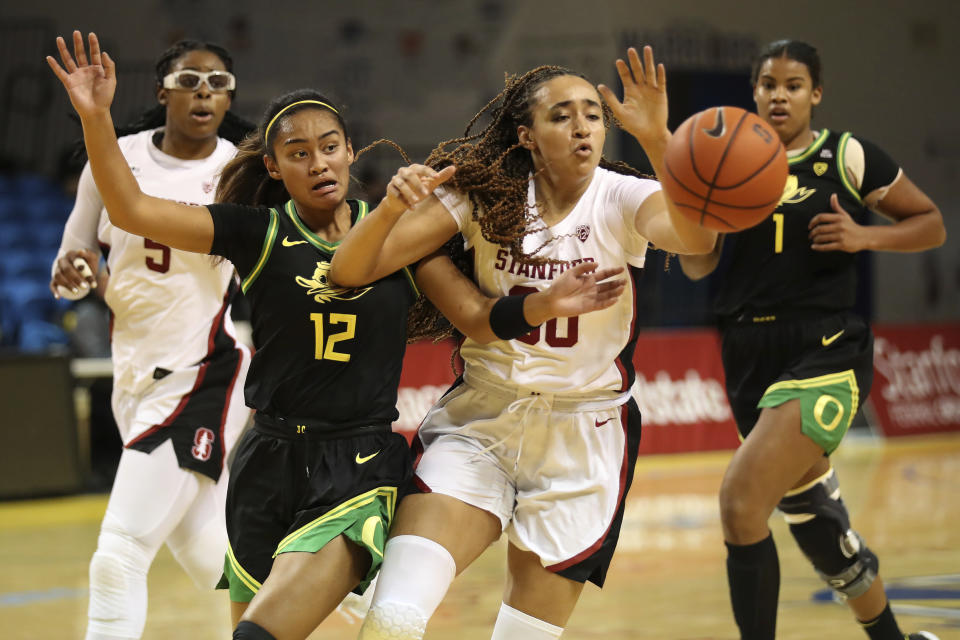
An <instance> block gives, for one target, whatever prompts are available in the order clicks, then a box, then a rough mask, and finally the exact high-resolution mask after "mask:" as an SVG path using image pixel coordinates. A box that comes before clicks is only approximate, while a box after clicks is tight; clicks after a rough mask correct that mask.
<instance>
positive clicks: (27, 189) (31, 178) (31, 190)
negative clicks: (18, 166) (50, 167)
mask: <svg viewBox="0 0 960 640" xmlns="http://www.w3.org/2000/svg"><path fill="white" fill-rule="evenodd" d="M13 184H14V190H15V191H16V192H17V193H19V194H20V195H21V196H40V195H44V194H48V193H57V192H58V191H59V187H57V185H56V183H54V182H53V181H51V180H50V179H49V178H47V177H46V176H42V175H40V174H38V173H21V174H19V175H17V176H14V178H13Z"/></svg>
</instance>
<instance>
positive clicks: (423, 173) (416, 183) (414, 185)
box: [383, 164, 457, 215]
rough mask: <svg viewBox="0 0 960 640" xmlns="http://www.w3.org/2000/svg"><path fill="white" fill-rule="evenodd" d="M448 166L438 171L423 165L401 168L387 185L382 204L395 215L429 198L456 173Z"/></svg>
mask: <svg viewBox="0 0 960 640" xmlns="http://www.w3.org/2000/svg"><path fill="white" fill-rule="evenodd" d="M456 170H457V169H456V167H454V166H453V165H450V166H448V167H444V168H443V169H441V170H440V171H436V170H434V169H432V168H431V167H428V166H426V165H423V164H411V165H409V166H406V167H401V168H400V169H399V170H398V171H397V173H396V174H394V176H393V177H392V178H391V179H390V182H389V183H388V184H387V194H386V196H385V197H384V199H383V200H384V202H385V203H386V204H387V206H389V207H390V209H391V210H392V211H393V212H394V213H395V214H397V215H399V214H401V213H403V212H404V211H406V210H407V209H410V208H412V207H414V206H416V205H417V204H418V203H419V202H421V201H422V200H425V199H427V198H429V197H430V194H431V193H433V190H434V189H436V188H437V187H439V186H440V185H441V184H443V183H444V182H446V181H447V180H449V179H450V178H451V177H452V176H453V174H454V173H455V172H456Z"/></svg>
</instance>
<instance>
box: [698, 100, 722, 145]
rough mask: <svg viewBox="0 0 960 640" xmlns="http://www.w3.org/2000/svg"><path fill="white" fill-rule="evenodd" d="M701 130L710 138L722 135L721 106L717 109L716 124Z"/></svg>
mask: <svg viewBox="0 0 960 640" xmlns="http://www.w3.org/2000/svg"><path fill="white" fill-rule="evenodd" d="M703 132H704V133H705V134H707V135H708V136H710V137H711V138H721V137H723V107H720V108H719V109H717V126H715V127H714V128H713V129H704V130H703Z"/></svg>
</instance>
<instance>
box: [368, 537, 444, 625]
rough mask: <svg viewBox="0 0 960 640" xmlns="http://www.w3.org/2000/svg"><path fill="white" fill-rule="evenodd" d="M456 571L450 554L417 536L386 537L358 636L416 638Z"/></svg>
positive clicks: (438, 603)
mask: <svg viewBox="0 0 960 640" xmlns="http://www.w3.org/2000/svg"><path fill="white" fill-rule="evenodd" d="M456 575H457V565H456V563H455V562H454V561H453V556H452V555H450V552H449V551H447V550H446V549H445V548H444V547H443V546H442V545H440V544H438V543H436V542H434V541H433V540H428V539H427V538H421V537H420V536H409V535H408V536H396V537H395V538H390V539H389V540H387V545H386V547H385V548H384V554H383V565H382V566H381V567H380V575H379V577H378V579H377V590H376V592H375V593H374V594H373V604H372V605H371V606H370V611H369V613H367V617H366V620H364V622H363V628H361V629H360V636H359V637H360V640H419V639H420V638H422V637H423V633H424V631H425V630H426V628H427V621H428V620H429V619H430V616H432V615H433V612H434V611H436V609H437V607H438V606H439V605H440V602H441V601H442V600H443V596H445V595H446V594H447V589H448V588H449V587H450V583H452V582H453V579H454V577H456Z"/></svg>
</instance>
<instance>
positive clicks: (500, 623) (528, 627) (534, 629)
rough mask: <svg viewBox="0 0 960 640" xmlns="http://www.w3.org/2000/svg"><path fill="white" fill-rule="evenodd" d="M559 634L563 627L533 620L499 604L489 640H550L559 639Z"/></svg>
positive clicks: (520, 612)
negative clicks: (495, 621) (498, 611)
mask: <svg viewBox="0 0 960 640" xmlns="http://www.w3.org/2000/svg"><path fill="white" fill-rule="evenodd" d="M561 633H563V627H558V626H556V625H552V624H550V623H549V622H544V621H543V620H540V619H538V618H534V617H533V616H530V615H527V614H526V613H524V612H522V611H517V610H516V609H514V608H513V607H511V606H510V605H508V604H507V603H506V602H501V603H500V613H498V614H497V623H496V624H495V625H493V635H491V636H490V640H519V639H521V638H522V640H552V639H553V638H559V637H560V634H561Z"/></svg>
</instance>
